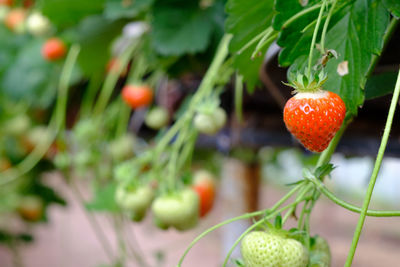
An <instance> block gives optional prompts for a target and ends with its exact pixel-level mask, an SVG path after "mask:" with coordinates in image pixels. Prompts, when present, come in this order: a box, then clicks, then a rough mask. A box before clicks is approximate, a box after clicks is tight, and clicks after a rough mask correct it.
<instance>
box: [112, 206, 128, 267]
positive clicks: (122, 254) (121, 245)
mask: <svg viewBox="0 0 400 267" xmlns="http://www.w3.org/2000/svg"><path fill="white" fill-rule="evenodd" d="M113 219H114V221H113V226H114V231H115V235H116V237H117V243H118V264H119V265H120V266H125V261H126V245H125V240H124V235H123V232H122V231H123V228H122V225H123V224H122V215H121V214H117V215H114V216H113Z"/></svg>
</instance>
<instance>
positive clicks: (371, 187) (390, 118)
mask: <svg viewBox="0 0 400 267" xmlns="http://www.w3.org/2000/svg"><path fill="white" fill-rule="evenodd" d="M399 94H400V70H399V73H398V77H397V82H396V86H395V89H394V93H393V97H392V102H391V103H390V109H389V114H388V118H387V121H386V125H385V130H384V132H383V137H382V140H381V145H380V147H379V151H378V155H377V157H376V161H375V165H374V169H373V171H372V175H371V179H370V182H369V185H368V189H367V193H366V195H365V199H364V203H363V206H362V208H361V213H360V218H359V220H358V223H357V227H356V231H355V232H354V236H353V241H352V244H351V247H350V252H349V254H348V256H347V260H346V264H345V267H350V266H351V263H352V262H353V258H354V254H355V252H356V248H357V244H358V240H359V239H360V235H361V231H362V228H363V225H364V221H365V217H366V215H367V211H368V206H369V203H370V202H371V197H372V192H373V190H374V187H375V183H376V179H377V177H378V173H379V170H380V167H381V164H382V160H383V155H384V153H385V149H386V145H387V142H388V139H389V134H390V130H391V127H392V123H393V117H394V113H395V111H396V106H397V102H398V100H399Z"/></svg>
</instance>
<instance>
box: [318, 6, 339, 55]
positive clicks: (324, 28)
mask: <svg viewBox="0 0 400 267" xmlns="http://www.w3.org/2000/svg"><path fill="white" fill-rule="evenodd" d="M336 3H337V0H334V1H333V4H332V6H331V9H330V10H329V13H328V17H327V18H326V20H325V23H324V27H323V29H322V35H321V51H322V53H325V36H326V32H327V31H328V26H329V21H330V20H331V17H332V14H333V11H334V10H335V7H336Z"/></svg>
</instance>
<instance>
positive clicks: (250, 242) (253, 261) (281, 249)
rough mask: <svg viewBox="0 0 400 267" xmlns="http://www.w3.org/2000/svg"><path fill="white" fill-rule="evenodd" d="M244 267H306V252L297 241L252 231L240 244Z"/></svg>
mask: <svg viewBox="0 0 400 267" xmlns="http://www.w3.org/2000/svg"><path fill="white" fill-rule="evenodd" d="M241 253H242V256H243V260H244V262H245V266H246V267H307V264H308V251H307V249H306V248H305V247H304V246H303V245H302V244H301V243H300V242H299V241H297V240H294V239H290V238H285V237H284V236H281V235H278V234H273V233H268V232H263V231H253V232H251V233H249V234H248V235H246V236H245V237H244V238H243V240H242V243H241Z"/></svg>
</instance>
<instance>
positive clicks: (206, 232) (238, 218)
mask: <svg viewBox="0 0 400 267" xmlns="http://www.w3.org/2000/svg"><path fill="white" fill-rule="evenodd" d="M302 186H303V183H301V184H298V185H297V186H295V187H294V188H292V190H290V191H289V192H288V193H287V194H286V195H285V196H284V197H282V198H281V199H280V200H279V201H278V202H277V203H276V204H275V205H274V206H273V207H272V208H271V209H266V210H261V211H256V212H252V213H246V214H243V215H241V216H238V217H235V218H232V219H229V220H226V221H224V222H222V223H220V224H217V225H214V226H213V227H211V228H208V229H207V230H206V231H204V232H203V233H201V234H200V235H199V236H197V237H196V238H195V239H194V240H193V241H192V243H190V245H189V246H188V248H187V249H186V250H185V252H184V254H183V256H182V257H181V259H180V260H179V263H178V266H181V264H182V262H183V260H184V259H185V257H186V255H187V254H188V253H189V251H190V249H191V248H192V247H193V246H194V245H195V244H196V243H197V242H198V241H200V239H202V238H203V237H205V236H206V235H207V234H209V233H211V232H212V231H214V230H216V229H218V228H220V227H222V226H224V225H226V224H230V223H231V222H235V221H238V220H243V219H248V218H251V217H256V216H261V215H263V214H265V213H266V212H268V211H270V212H271V211H272V212H274V211H275V210H276V209H277V208H279V207H280V206H281V205H282V204H283V203H285V202H286V201H287V200H288V199H289V198H290V197H291V196H292V195H293V194H294V193H295V192H296V191H297V190H298V189H299V188H301V187H302ZM267 216H268V215H267Z"/></svg>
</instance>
